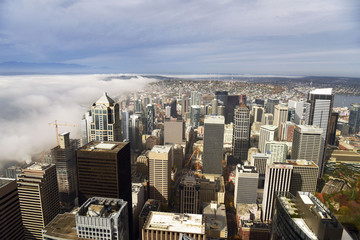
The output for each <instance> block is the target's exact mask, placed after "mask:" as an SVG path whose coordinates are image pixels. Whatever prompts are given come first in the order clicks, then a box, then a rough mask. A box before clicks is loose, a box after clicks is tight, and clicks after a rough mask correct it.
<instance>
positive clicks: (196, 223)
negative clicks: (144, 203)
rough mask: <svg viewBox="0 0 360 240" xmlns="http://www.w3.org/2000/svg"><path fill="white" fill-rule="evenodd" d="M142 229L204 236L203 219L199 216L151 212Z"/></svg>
mask: <svg viewBox="0 0 360 240" xmlns="http://www.w3.org/2000/svg"><path fill="white" fill-rule="evenodd" d="M144 228H145V229H149V230H160V231H169V232H180V233H191V234H205V219H204V218H203V215H201V214H179V213H168V212H151V213H150V216H149V217H148V219H147V221H146V223H145V225H144Z"/></svg>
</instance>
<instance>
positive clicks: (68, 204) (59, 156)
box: [51, 132, 77, 212]
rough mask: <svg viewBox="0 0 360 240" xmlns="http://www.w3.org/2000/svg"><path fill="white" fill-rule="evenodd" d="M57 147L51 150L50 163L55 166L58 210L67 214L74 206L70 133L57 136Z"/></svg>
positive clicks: (73, 168)
mask: <svg viewBox="0 0 360 240" xmlns="http://www.w3.org/2000/svg"><path fill="white" fill-rule="evenodd" d="M59 143H60V145H59V146H56V147H54V148H53V149H51V156H52V163H54V164H55V166H56V175H57V183H58V189H59V198H60V209H61V211H62V212H66V211H67V212H69V211H71V210H72V209H73V207H74V206H75V198H76V185H77V183H76V160H75V156H74V154H73V152H74V150H73V149H72V147H71V143H70V133H69V132H65V133H61V134H59Z"/></svg>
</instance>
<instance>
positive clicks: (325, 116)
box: [308, 88, 334, 177]
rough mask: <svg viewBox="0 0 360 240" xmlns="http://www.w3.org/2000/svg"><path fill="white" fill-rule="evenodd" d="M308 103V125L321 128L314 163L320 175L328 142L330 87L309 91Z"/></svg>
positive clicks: (331, 96) (330, 110)
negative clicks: (319, 141) (316, 159)
mask: <svg viewBox="0 0 360 240" xmlns="http://www.w3.org/2000/svg"><path fill="white" fill-rule="evenodd" d="M308 103H310V115H309V125H314V126H318V127H320V128H321V129H322V130H323V133H322V135H321V139H322V140H321V148H320V156H319V161H318V162H317V163H316V164H317V165H318V166H319V177H322V175H323V172H324V168H325V149H326V146H327V144H328V139H327V134H328V131H329V125H330V117H331V112H332V108H333V103H334V94H332V88H323V89H315V90H314V91H311V92H310V93H309V96H308ZM308 160H309V159H308Z"/></svg>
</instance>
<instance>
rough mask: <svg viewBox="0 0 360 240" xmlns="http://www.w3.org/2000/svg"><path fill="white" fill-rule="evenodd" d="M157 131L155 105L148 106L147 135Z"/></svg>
mask: <svg viewBox="0 0 360 240" xmlns="http://www.w3.org/2000/svg"><path fill="white" fill-rule="evenodd" d="M154 129H155V108H154V105H152V104H148V105H147V106H146V134H149V135H151V133H152V131H153V130H154Z"/></svg>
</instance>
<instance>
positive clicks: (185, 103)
mask: <svg viewBox="0 0 360 240" xmlns="http://www.w3.org/2000/svg"><path fill="white" fill-rule="evenodd" d="M189 105H190V99H189V97H187V96H185V95H184V96H183V98H182V100H181V115H182V117H183V118H184V119H185V116H186V113H187V112H189Z"/></svg>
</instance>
